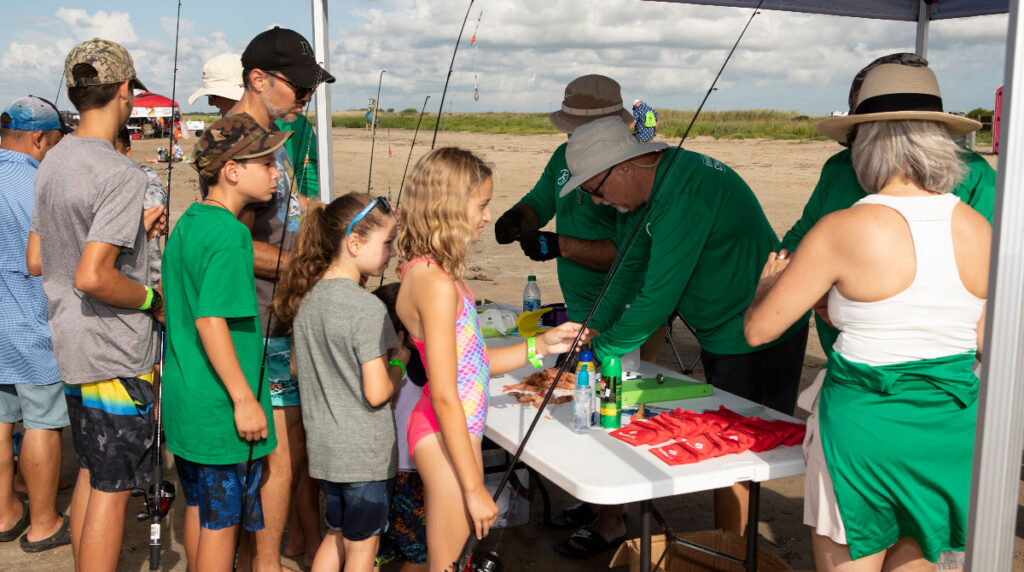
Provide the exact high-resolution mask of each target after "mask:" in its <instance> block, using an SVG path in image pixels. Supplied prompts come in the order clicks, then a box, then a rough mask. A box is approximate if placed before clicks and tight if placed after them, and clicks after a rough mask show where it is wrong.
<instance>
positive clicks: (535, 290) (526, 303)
mask: <svg viewBox="0 0 1024 572" xmlns="http://www.w3.org/2000/svg"><path fill="white" fill-rule="evenodd" d="M539 309H540V286H538V285H537V277H536V276H534V275H533V274H531V275H529V276H527V277H526V288H523V312H532V311H534V310H539Z"/></svg>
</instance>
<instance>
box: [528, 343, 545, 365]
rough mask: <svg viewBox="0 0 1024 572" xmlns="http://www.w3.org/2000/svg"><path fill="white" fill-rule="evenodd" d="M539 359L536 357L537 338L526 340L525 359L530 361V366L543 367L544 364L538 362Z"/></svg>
mask: <svg viewBox="0 0 1024 572" xmlns="http://www.w3.org/2000/svg"><path fill="white" fill-rule="evenodd" d="M540 357H541V356H538V355H537V338H535V337H529V338H526V359H528V360H529V361H530V365H532V366H533V367H544V362H542V361H540Z"/></svg>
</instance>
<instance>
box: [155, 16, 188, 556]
mask: <svg viewBox="0 0 1024 572" xmlns="http://www.w3.org/2000/svg"><path fill="white" fill-rule="evenodd" d="M180 32H181V0H178V16H177V21H176V23H175V25H174V70H173V72H172V73H171V135H170V139H169V141H170V149H171V156H170V157H168V160H167V192H166V193H165V197H164V201H165V202H164V213H163V214H164V216H165V217H167V223H168V224H169V223H170V218H171V216H170V212H171V169H172V168H173V165H174V152H173V150H174V107H175V95H176V90H177V87H178V39H179V37H180ZM182 119H184V118H182ZM164 237H165V238H164V248H166V247H167V239H166V237H167V234H165V235H164ZM157 240H158V241H159V240H160V238H159V237H157ZM157 342H158V352H159V354H160V355H159V356H158V357H159V360H158V362H157V363H158V368H159V383H158V384H157V390H156V391H157V395H156V411H155V416H156V420H155V421H156V435H155V437H154V447H155V450H156V464H155V465H154V467H153V486H152V488H151V489H150V491H151V492H150V494H151V498H150V503H151V504H150V508H151V510H150V522H149V569H150V570H157V569H159V568H160V548H161V546H160V535H161V529H162V526H161V520H162V517H163V514H162V513H163V499H164V488H163V483H164V458H163V453H162V452H161V450H160V446H161V441H162V439H161V433H163V417H164V416H163V393H164V361H165V358H166V355H165V354H166V353H167V348H166V347H165V346H166V343H167V336H166V330H165V328H164V327H163V325H159V324H158V326H157Z"/></svg>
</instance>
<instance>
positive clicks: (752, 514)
mask: <svg viewBox="0 0 1024 572" xmlns="http://www.w3.org/2000/svg"><path fill="white" fill-rule="evenodd" d="M760 501H761V483H758V482H756V481H751V482H750V499H749V504H748V506H747V558H746V566H745V568H746V570H747V572H757V522H758V519H759V518H760V511H759V510H758V504H759V503H760Z"/></svg>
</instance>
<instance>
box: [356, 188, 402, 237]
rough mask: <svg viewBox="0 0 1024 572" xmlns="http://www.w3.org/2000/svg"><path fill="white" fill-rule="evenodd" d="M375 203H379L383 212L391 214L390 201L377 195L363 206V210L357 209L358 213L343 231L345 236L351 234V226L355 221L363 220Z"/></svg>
mask: <svg viewBox="0 0 1024 572" xmlns="http://www.w3.org/2000/svg"><path fill="white" fill-rule="evenodd" d="M377 205H380V209H381V210H382V211H384V214H391V203H389V202H388V200H387V199H385V198H384V197H377V198H375V199H373V200H372V201H370V204H368V205H366V206H365V207H363V210H361V211H359V214H357V215H356V216H355V218H353V219H352V222H350V223H348V230H347V231H346V232H345V237H346V238H347V237H348V235H350V234H352V227H354V226H355V225H356V223H357V222H359V221H361V220H363V218H365V217H366V215H368V214H370V211H372V210H373V207H375V206H377Z"/></svg>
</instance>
